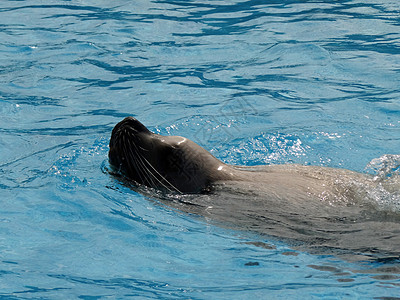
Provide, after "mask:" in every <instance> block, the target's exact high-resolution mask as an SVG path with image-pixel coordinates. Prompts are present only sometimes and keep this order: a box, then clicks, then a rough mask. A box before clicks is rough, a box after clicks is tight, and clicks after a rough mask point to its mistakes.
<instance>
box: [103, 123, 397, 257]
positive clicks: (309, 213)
mask: <svg viewBox="0 0 400 300" xmlns="http://www.w3.org/2000/svg"><path fill="white" fill-rule="evenodd" d="M109 161H110V164H111V165H112V166H113V168H114V169H115V170H116V171H118V172H120V173H122V174H123V175H124V176H125V177H126V178H127V179H129V180H131V181H133V182H134V184H135V185H139V186H143V185H144V186H147V187H150V188H152V189H155V190H160V191H162V192H163V193H164V195H165V194H168V195H175V196H174V197H169V198H168V197H167V198H165V197H164V196H162V197H160V198H161V200H165V199H167V200H166V201H165V203H166V204H167V205H169V206H173V207H177V208H179V209H180V210H182V211H186V212H190V213H196V214H199V215H203V216H206V217H209V218H211V219H212V220H216V221H219V222H222V223H224V224H233V225H235V226H239V228H241V229H246V230H252V231H257V232H260V233H263V234H268V235H272V236H277V237H281V238H288V239H291V240H297V241H302V242H306V243H307V245H308V246H311V245H312V247H315V248H324V247H329V248H340V249H347V250H351V251H354V252H357V253H366V252H367V253H370V252H375V251H376V249H379V250H380V252H382V253H387V254H389V255H395V256H396V255H397V256H398V255H400V215H399V214H398V212H391V211H385V209H383V210H382V209H381V207H379V205H380V204H379V203H378V202H377V201H376V200H377V199H376V198H377V197H381V198H382V199H383V198H385V197H388V198H390V199H389V200H390V201H397V200H398V199H399V198H400V197H399V193H398V192H399V191H400V180H399V178H398V177H393V178H391V180H390V181H380V180H377V179H376V178H373V177H372V176H370V175H367V174H361V173H357V172H353V171H349V170H344V169H335V168H326V167H315V166H302V165H295V164H289V165H271V166H259V167H238V166H231V165H227V164H224V163H223V162H221V161H220V160H218V159H217V158H215V157H214V156H212V155H211V154H210V153H209V152H208V151H206V150H205V149H204V148H202V147H200V146H199V145H197V144H196V143H194V142H192V141H191V140H189V139H186V138H184V137H178V136H162V135H158V134H154V133H152V132H150V131H149V130H148V129H147V128H146V127H145V126H144V125H143V124H141V123H140V122H139V121H137V120H136V119H134V118H132V117H128V118H125V119H124V120H123V121H121V122H120V123H118V124H117V125H116V126H115V128H114V129H113V132H112V137H111V140H110V151H109ZM171 199H175V200H176V199H178V201H171ZM377 232H379V234H378V235H377ZM396 232H397V234H396Z"/></svg>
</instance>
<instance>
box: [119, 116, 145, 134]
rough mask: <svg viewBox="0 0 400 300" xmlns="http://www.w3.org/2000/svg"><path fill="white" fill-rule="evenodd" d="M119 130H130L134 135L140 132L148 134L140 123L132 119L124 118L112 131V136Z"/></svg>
mask: <svg viewBox="0 0 400 300" xmlns="http://www.w3.org/2000/svg"><path fill="white" fill-rule="evenodd" d="M121 130H130V131H132V132H134V133H142V132H145V133H150V131H149V130H148V129H147V127H146V126H144V125H143V124H142V123H140V122H139V121H138V120H136V119H135V118H134V117H126V118H125V119H123V120H122V121H121V122H119V123H118V124H117V125H115V127H114V129H113V134H114V133H117V132H119V131H121Z"/></svg>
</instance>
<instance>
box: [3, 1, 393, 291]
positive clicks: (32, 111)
mask: <svg viewBox="0 0 400 300" xmlns="http://www.w3.org/2000/svg"><path fill="white" fill-rule="evenodd" d="M0 20H1V21H0V115H1V118H0V154H1V155H0V189H1V190H0V195H1V196H0V199H1V206H0V297H2V298H7V299H26V298H35V299H71V298H82V299H102V298H125V297H126V298H128V297H131V298H133V297H137V298H138V299H140V298H142V299H149V298H154V299H301V298H305V299H319V298H323V299H389V297H392V298H390V299H394V297H400V265H399V263H396V262H392V263H383V262H374V263H372V262H369V263H367V262H365V263H363V262H359V263H349V262H347V261H343V260H340V259H338V258H336V257H334V256H317V255H312V254H308V253H305V252H299V251H294V252H293V251H292V250H291V248H290V246H289V245H286V244H285V243H283V242H281V241H279V240H268V239H266V238H265V237H261V236H258V235H256V234H254V233H251V232H242V231H234V230H228V229H224V228H222V227H219V226H216V224H214V223H213V222H212V221H211V220H207V219H204V218H202V217H199V216H195V215H188V214H185V213H182V212H179V211H176V210H173V209H171V208H168V207H166V206H163V205H161V204H160V203H158V202H157V201H156V200H155V201H152V200H151V199H149V198H146V197H144V196H142V195H140V194H138V193H136V192H134V191H132V190H130V189H129V188H127V187H125V186H123V185H122V184H121V183H120V182H118V181H117V180H116V179H115V178H113V177H111V176H110V175H109V174H107V172H104V170H105V168H106V167H107V164H108V163H107V152H108V141H109V137H110V134H111V129H112V127H113V126H114V125H115V124H116V123H117V122H118V121H120V120H121V119H122V118H123V117H125V116H128V115H132V116H135V117H136V118H138V119H139V120H140V121H141V122H143V123H144V124H145V125H146V126H148V127H149V128H150V129H151V130H154V131H156V132H159V133H162V134H173V135H182V136H186V137H188V138H190V139H192V140H194V141H196V142H198V143H199V144H200V145H202V146H204V147H205V148H206V149H208V150H209V151H211V152H212V153H213V154H214V155H215V156H217V157H218V158H220V159H221V160H223V161H225V162H227V163H231V164H240V165H258V164H269V163H291V162H295V163H302V164H312V165H321V166H331V167H340V168H347V169H351V170H355V171H364V170H365V168H366V166H367V165H368V163H369V162H370V161H371V160H372V159H374V158H378V157H380V156H381V155H383V154H400V147H399V146H400V85H399V82H400V4H399V2H398V1H395V0H393V1H389V0H371V1H364V2H362V1H356V0H341V1H333V2H332V3H331V2H328V1H295V0H291V1H257V0H249V1H244V0H236V1H211V0H210V1H206V0H198V1H187V0H186V1H180V0H171V1H168V0H165V1H149V0H140V1H127V0H116V1H87V0H71V1H67V0H65V1H62V0H49V1H34V0H26V1H9V0H2V1H1V3H0ZM255 242H264V243H266V244H268V245H269V247H258V246H255V245H254V243H255ZM399 247H400V245H399ZM266 248H271V249H266ZM385 297H387V298H385ZM396 299H399V298H396Z"/></svg>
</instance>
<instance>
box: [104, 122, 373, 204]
mask: <svg viewBox="0 0 400 300" xmlns="http://www.w3.org/2000/svg"><path fill="white" fill-rule="evenodd" d="M109 146H110V150H109V162H110V164H111V166H113V168H114V169H115V170H117V171H119V172H121V173H122V174H123V175H124V176H125V177H126V178H128V179H130V180H133V181H134V182H136V183H137V184H141V185H145V186H148V187H151V188H155V189H158V190H163V191H167V192H176V193H180V194H188V193H189V194H196V193H207V192H210V191H211V190H212V189H213V187H215V186H216V185H218V184H220V183H222V182H236V183H239V182H241V183H242V185H246V184H247V185H248V187H249V189H250V190H257V189H259V188H260V187H259V186H260V185H262V186H261V188H262V189H264V190H269V191H270V193H271V194H274V195H275V196H276V197H278V198H282V199H290V198H293V197H295V198H296V199H297V200H299V199H307V198H310V197H318V198H321V199H324V200H328V201H329V200H338V199H341V198H343V200H344V199H345V198H346V199H347V198H348V199H347V200H349V199H350V198H351V197H353V198H354V195H353V193H354V191H352V190H351V189H350V188H349V186H346V182H347V183H349V182H354V181H355V180H356V181H357V182H359V183H362V184H374V183H373V181H372V177H371V176H367V175H364V174H360V173H357V172H352V171H349V170H344V169H334V168H327V167H314V166H301V165H295V164H291V165H271V166H259V167H239V166H231V165H227V164H225V163H223V162H221V161H220V160H219V159H217V158H216V157H214V156H213V155H212V154H211V153H209V152H208V151H207V150H205V149H204V148H202V147H201V146H199V145H198V144H196V143H194V142H193V141H191V140H189V139H187V138H184V137H180V136H163V135H159V134H155V133H152V132H151V131H150V130H148V129H147V128H146V127H145V126H144V125H143V124H142V123H140V122H139V121H138V120H136V119H135V118H133V117H127V118H125V119H124V120H122V121H121V122H119V123H118V124H117V125H116V126H115V127H114V129H113V131H112V134H111V140H110V145H109ZM342 185H343V186H342ZM257 186H258V187H257Z"/></svg>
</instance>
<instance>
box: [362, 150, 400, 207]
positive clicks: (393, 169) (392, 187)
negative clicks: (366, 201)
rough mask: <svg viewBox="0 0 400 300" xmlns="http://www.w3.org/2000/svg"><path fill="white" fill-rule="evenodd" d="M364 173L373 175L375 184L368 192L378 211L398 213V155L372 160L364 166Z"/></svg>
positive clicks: (399, 185)
mask: <svg viewBox="0 0 400 300" xmlns="http://www.w3.org/2000/svg"><path fill="white" fill-rule="evenodd" d="M365 171H367V172H368V173H372V174H373V176H374V177H373V180H374V181H375V182H376V183H377V186H376V187H375V188H374V189H371V190H369V191H368V194H369V196H370V197H371V198H372V199H373V200H374V201H376V204H377V206H378V209H380V210H383V211H388V212H394V213H399V212H400V155H394V154H385V155H383V156H381V157H379V158H374V159H373V160H371V162H370V163H369V164H368V165H367V166H366V168H365Z"/></svg>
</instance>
